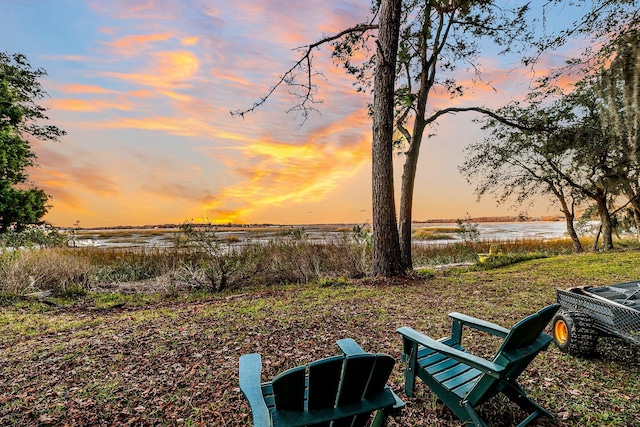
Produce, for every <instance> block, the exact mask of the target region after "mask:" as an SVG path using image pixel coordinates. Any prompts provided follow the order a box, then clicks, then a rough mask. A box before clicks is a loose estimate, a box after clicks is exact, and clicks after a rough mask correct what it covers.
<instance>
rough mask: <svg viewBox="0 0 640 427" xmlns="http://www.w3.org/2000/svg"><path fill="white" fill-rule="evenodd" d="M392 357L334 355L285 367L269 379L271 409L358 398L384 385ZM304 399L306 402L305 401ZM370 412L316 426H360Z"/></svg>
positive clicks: (311, 406) (317, 405)
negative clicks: (294, 366)
mask: <svg viewBox="0 0 640 427" xmlns="http://www.w3.org/2000/svg"><path fill="white" fill-rule="evenodd" d="M394 364H395V360H394V359H393V358H392V357H391V356H389V355H387V354H371V353H363V354H354V355H349V356H346V357H343V356H334V357H329V358H326V359H321V360H318V361H316V362H312V363H310V364H309V366H308V374H307V367H306V366H299V367H297V368H293V369H289V370H287V371H285V372H283V373H281V374H280V375H278V376H276V377H275V378H274V379H273V381H272V387H273V398H274V402H275V409H276V410H278V411H316V410H322V409H332V408H337V407H340V406H343V405H348V404H352V403H357V402H360V401H361V400H362V399H365V398H368V397H372V396H375V395H376V393H379V392H382V391H383V389H384V388H385V387H386V384H387V380H388V379H389V375H390V374H391V371H392V370H393V366H394ZM305 402H306V404H305ZM369 417H370V413H366V414H361V415H358V416H350V417H348V418H343V419H339V420H335V421H333V424H331V423H330V422H327V423H322V424H314V425H318V426H321V427H322V426H327V427H328V426H329V425H331V426H333V427H343V426H350V427H360V426H364V425H365V424H366V422H367V421H368V419H369Z"/></svg>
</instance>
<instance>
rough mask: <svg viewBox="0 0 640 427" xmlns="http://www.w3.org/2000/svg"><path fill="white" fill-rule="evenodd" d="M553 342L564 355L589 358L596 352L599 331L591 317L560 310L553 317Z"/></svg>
mask: <svg viewBox="0 0 640 427" xmlns="http://www.w3.org/2000/svg"><path fill="white" fill-rule="evenodd" d="M552 325H553V341H554V342H555V344H556V346H558V348H559V349H560V351H562V352H563V353H567V354H570V355H572V356H589V355H591V354H593V353H594V352H595V350H596V344H597V343H598V331H597V330H596V329H595V328H594V326H593V320H592V319H591V317H589V316H588V315H586V314H584V313H580V312H577V311H567V310H560V311H558V313H556V315H555V316H554V317H553V321H552Z"/></svg>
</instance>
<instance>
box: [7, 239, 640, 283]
mask: <svg viewBox="0 0 640 427" xmlns="http://www.w3.org/2000/svg"><path fill="white" fill-rule="evenodd" d="M360 234H362V235H360ZM360 234H354V235H353V236H349V235H348V234H346V233H345V235H344V236H343V237H342V238H335V239H329V240H328V241H325V242H322V243H318V242H312V241H310V240H308V239H307V238H306V237H305V236H304V235H303V234H301V235H297V234H295V235H287V236H281V237H279V238H276V239H274V240H271V241H269V242H268V243H251V244H244V245H238V244H229V242H225V241H218V240H217V239H216V238H215V236H214V235H207V236H208V237H204V239H205V240H204V241H193V240H191V241H186V243H185V242H183V243H182V244H179V245H176V246H174V247H168V248H146V249H145V248H125V249H122V248H107V249H105V248H70V247H57V248H44V249H42V248H41V249H25V250H16V251H9V250H5V251H2V252H0V291H1V292H5V293H14V294H22V293H28V292H35V291H44V290H52V291H54V292H57V293H64V292H65V291H66V290H67V289H68V288H69V287H70V286H72V287H73V286H75V287H82V288H84V289H91V287H92V286H94V285H96V286H100V285H101V284H105V283H120V282H138V281H145V280H150V279H157V278H163V279H166V280H165V282H169V283H171V284H172V285H173V286H174V287H184V288H190V289H206V290H213V291H220V290H223V289H228V288H239V287H242V286H245V285H256V284H264V285H268V284H280V283H306V282H311V281H315V280H318V279H323V278H340V277H345V278H359V277H363V276H366V275H368V274H370V273H371V271H372V268H371V259H372V256H371V246H372V245H371V240H370V239H369V238H368V234H367V233H364V234H363V233H362V231H360ZM193 237H194V236H191V238H193ZM206 239H212V240H206ZM590 243H591V242H590V241H588V240H586V239H585V240H584V241H583V244H584V246H585V248H589V247H590ZM617 245H618V246H619V247H632V248H637V247H638V243H637V241H635V240H633V239H629V240H621V241H618V242H617ZM473 249H474V251H476V252H475V253H470V250H469V247H468V246H467V245H465V242H453V243H449V244H434V243H430V244H425V243H416V244H414V245H413V260H414V266H415V267H422V266H434V265H439V264H452V263H460V262H472V263H473V262H477V261H478V260H480V261H481V262H482V260H483V259H484V260H487V259H489V260H490V261H491V262H485V264H484V267H485V268H490V267H491V266H499V265H504V264H505V263H512V262H517V261H518V260H520V259H526V258H527V257H531V256H535V257H538V256H548V255H554V254H565V253H570V252H571V251H572V244H571V241H570V240H569V239H555V240H541V239H515V240H508V241H503V240H495V239H494V240H480V241H478V242H475V243H474V248H473ZM478 254H480V255H483V254H485V255H486V256H480V257H478Z"/></svg>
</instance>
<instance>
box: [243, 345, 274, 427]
mask: <svg viewBox="0 0 640 427" xmlns="http://www.w3.org/2000/svg"><path fill="white" fill-rule="evenodd" d="M261 375H262V359H261V357H260V355H259V354H257V353H253V354H245V355H243V356H240V369H239V377H240V390H242V393H243V394H244V396H245V397H246V398H247V400H248V401H249V406H251V412H252V413H253V425H254V427H270V426H271V414H270V412H269V408H267V404H266V403H265V401H264V397H262V388H261V384H260V377H261Z"/></svg>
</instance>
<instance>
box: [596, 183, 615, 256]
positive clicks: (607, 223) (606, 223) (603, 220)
mask: <svg viewBox="0 0 640 427" xmlns="http://www.w3.org/2000/svg"><path fill="white" fill-rule="evenodd" d="M596 204H597V208H598V215H599V216H600V226H601V228H602V250H604V251H608V250H610V249H613V222H612V221H611V214H610V213H609V208H608V207H607V195H606V193H603V192H602V191H599V192H598V197H597V198H596Z"/></svg>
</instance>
